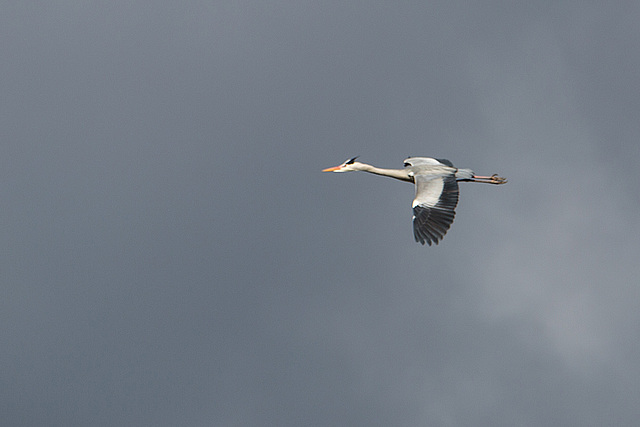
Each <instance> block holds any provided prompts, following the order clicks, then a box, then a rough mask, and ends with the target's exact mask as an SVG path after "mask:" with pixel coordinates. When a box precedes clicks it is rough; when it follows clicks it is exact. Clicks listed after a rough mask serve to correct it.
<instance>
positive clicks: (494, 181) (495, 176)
mask: <svg viewBox="0 0 640 427" xmlns="http://www.w3.org/2000/svg"><path fill="white" fill-rule="evenodd" d="M491 183H492V184H506V183H507V178H503V177H501V176H498V174H497V173H494V174H493V175H491Z"/></svg>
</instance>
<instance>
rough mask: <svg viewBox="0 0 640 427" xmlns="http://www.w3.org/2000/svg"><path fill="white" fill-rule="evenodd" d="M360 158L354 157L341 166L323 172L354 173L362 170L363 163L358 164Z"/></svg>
mask: <svg viewBox="0 0 640 427" xmlns="http://www.w3.org/2000/svg"><path fill="white" fill-rule="evenodd" d="M357 158H358V156H355V157H352V158H350V159H349V160H347V161H346V162H344V163H343V164H341V165H339V166H334V167H332V168H326V169H323V170H322V172H352V171H357V170H360V168H359V166H360V165H361V163H358V162H356V159H357Z"/></svg>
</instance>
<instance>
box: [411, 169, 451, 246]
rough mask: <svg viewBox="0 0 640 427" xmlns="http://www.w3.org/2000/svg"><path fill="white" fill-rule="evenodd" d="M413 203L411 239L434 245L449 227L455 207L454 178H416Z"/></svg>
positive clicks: (420, 176) (446, 176) (444, 176)
mask: <svg viewBox="0 0 640 427" xmlns="http://www.w3.org/2000/svg"><path fill="white" fill-rule="evenodd" d="M415 183H416V197H415V199H414V200H413V237H415V239H416V242H419V243H422V244H423V245H424V244H425V243H427V244H428V245H429V246H431V243H435V244H438V241H440V240H442V238H443V237H444V235H445V234H446V233H447V230H449V227H451V223H453V218H454V217H455V215H456V213H455V211H454V210H455V208H456V205H457V204H458V194H459V191H458V183H457V182H456V178H455V175H453V174H447V175H436V176H426V175H416V176H415Z"/></svg>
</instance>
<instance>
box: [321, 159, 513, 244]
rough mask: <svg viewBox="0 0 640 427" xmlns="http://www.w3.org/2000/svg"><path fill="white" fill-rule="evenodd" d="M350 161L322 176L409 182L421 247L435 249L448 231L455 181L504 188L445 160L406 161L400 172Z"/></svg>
mask: <svg viewBox="0 0 640 427" xmlns="http://www.w3.org/2000/svg"><path fill="white" fill-rule="evenodd" d="M357 158H358V157H357V156H356V157H352V158H351V159H349V160H347V161H345V162H344V163H342V164H341V165H339V166H334V167H332V168H327V169H323V170H322V172H352V171H364V172H369V173H373V174H376V175H382V176H388V177H391V178H395V179H399V180H400V181H407V182H413V183H414V184H415V189H416V194H415V198H414V199H413V204H412V205H411V207H412V208H413V237H414V238H415V239H416V242H419V243H421V244H423V245H424V244H425V243H427V244H428V245H429V246H431V243H435V244H436V245H437V244H438V242H439V241H440V240H442V238H443V237H444V235H445V234H446V233H447V230H449V227H451V223H452V222H453V218H454V217H455V214H456V213H455V208H456V205H457V204H458V193H459V190H458V181H464V182H481V183H485V184H505V183H506V182H507V180H506V179H505V178H502V177H499V176H498V175H497V174H494V175H492V176H478V175H475V174H474V172H473V171H472V170H471V169H458V168H456V167H455V166H453V164H452V163H451V162H450V161H449V160H446V159H433V158H431V157H409V158H408V159H405V160H404V169H382V168H378V167H375V166H372V165H368V164H366V163H360V162H356V159H357Z"/></svg>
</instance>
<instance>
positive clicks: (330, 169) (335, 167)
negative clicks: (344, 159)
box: [322, 165, 342, 172]
mask: <svg viewBox="0 0 640 427" xmlns="http://www.w3.org/2000/svg"><path fill="white" fill-rule="evenodd" d="M338 169H342V165H340V166H334V167H332V168H326V169H322V172H333V171H337V170H338Z"/></svg>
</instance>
